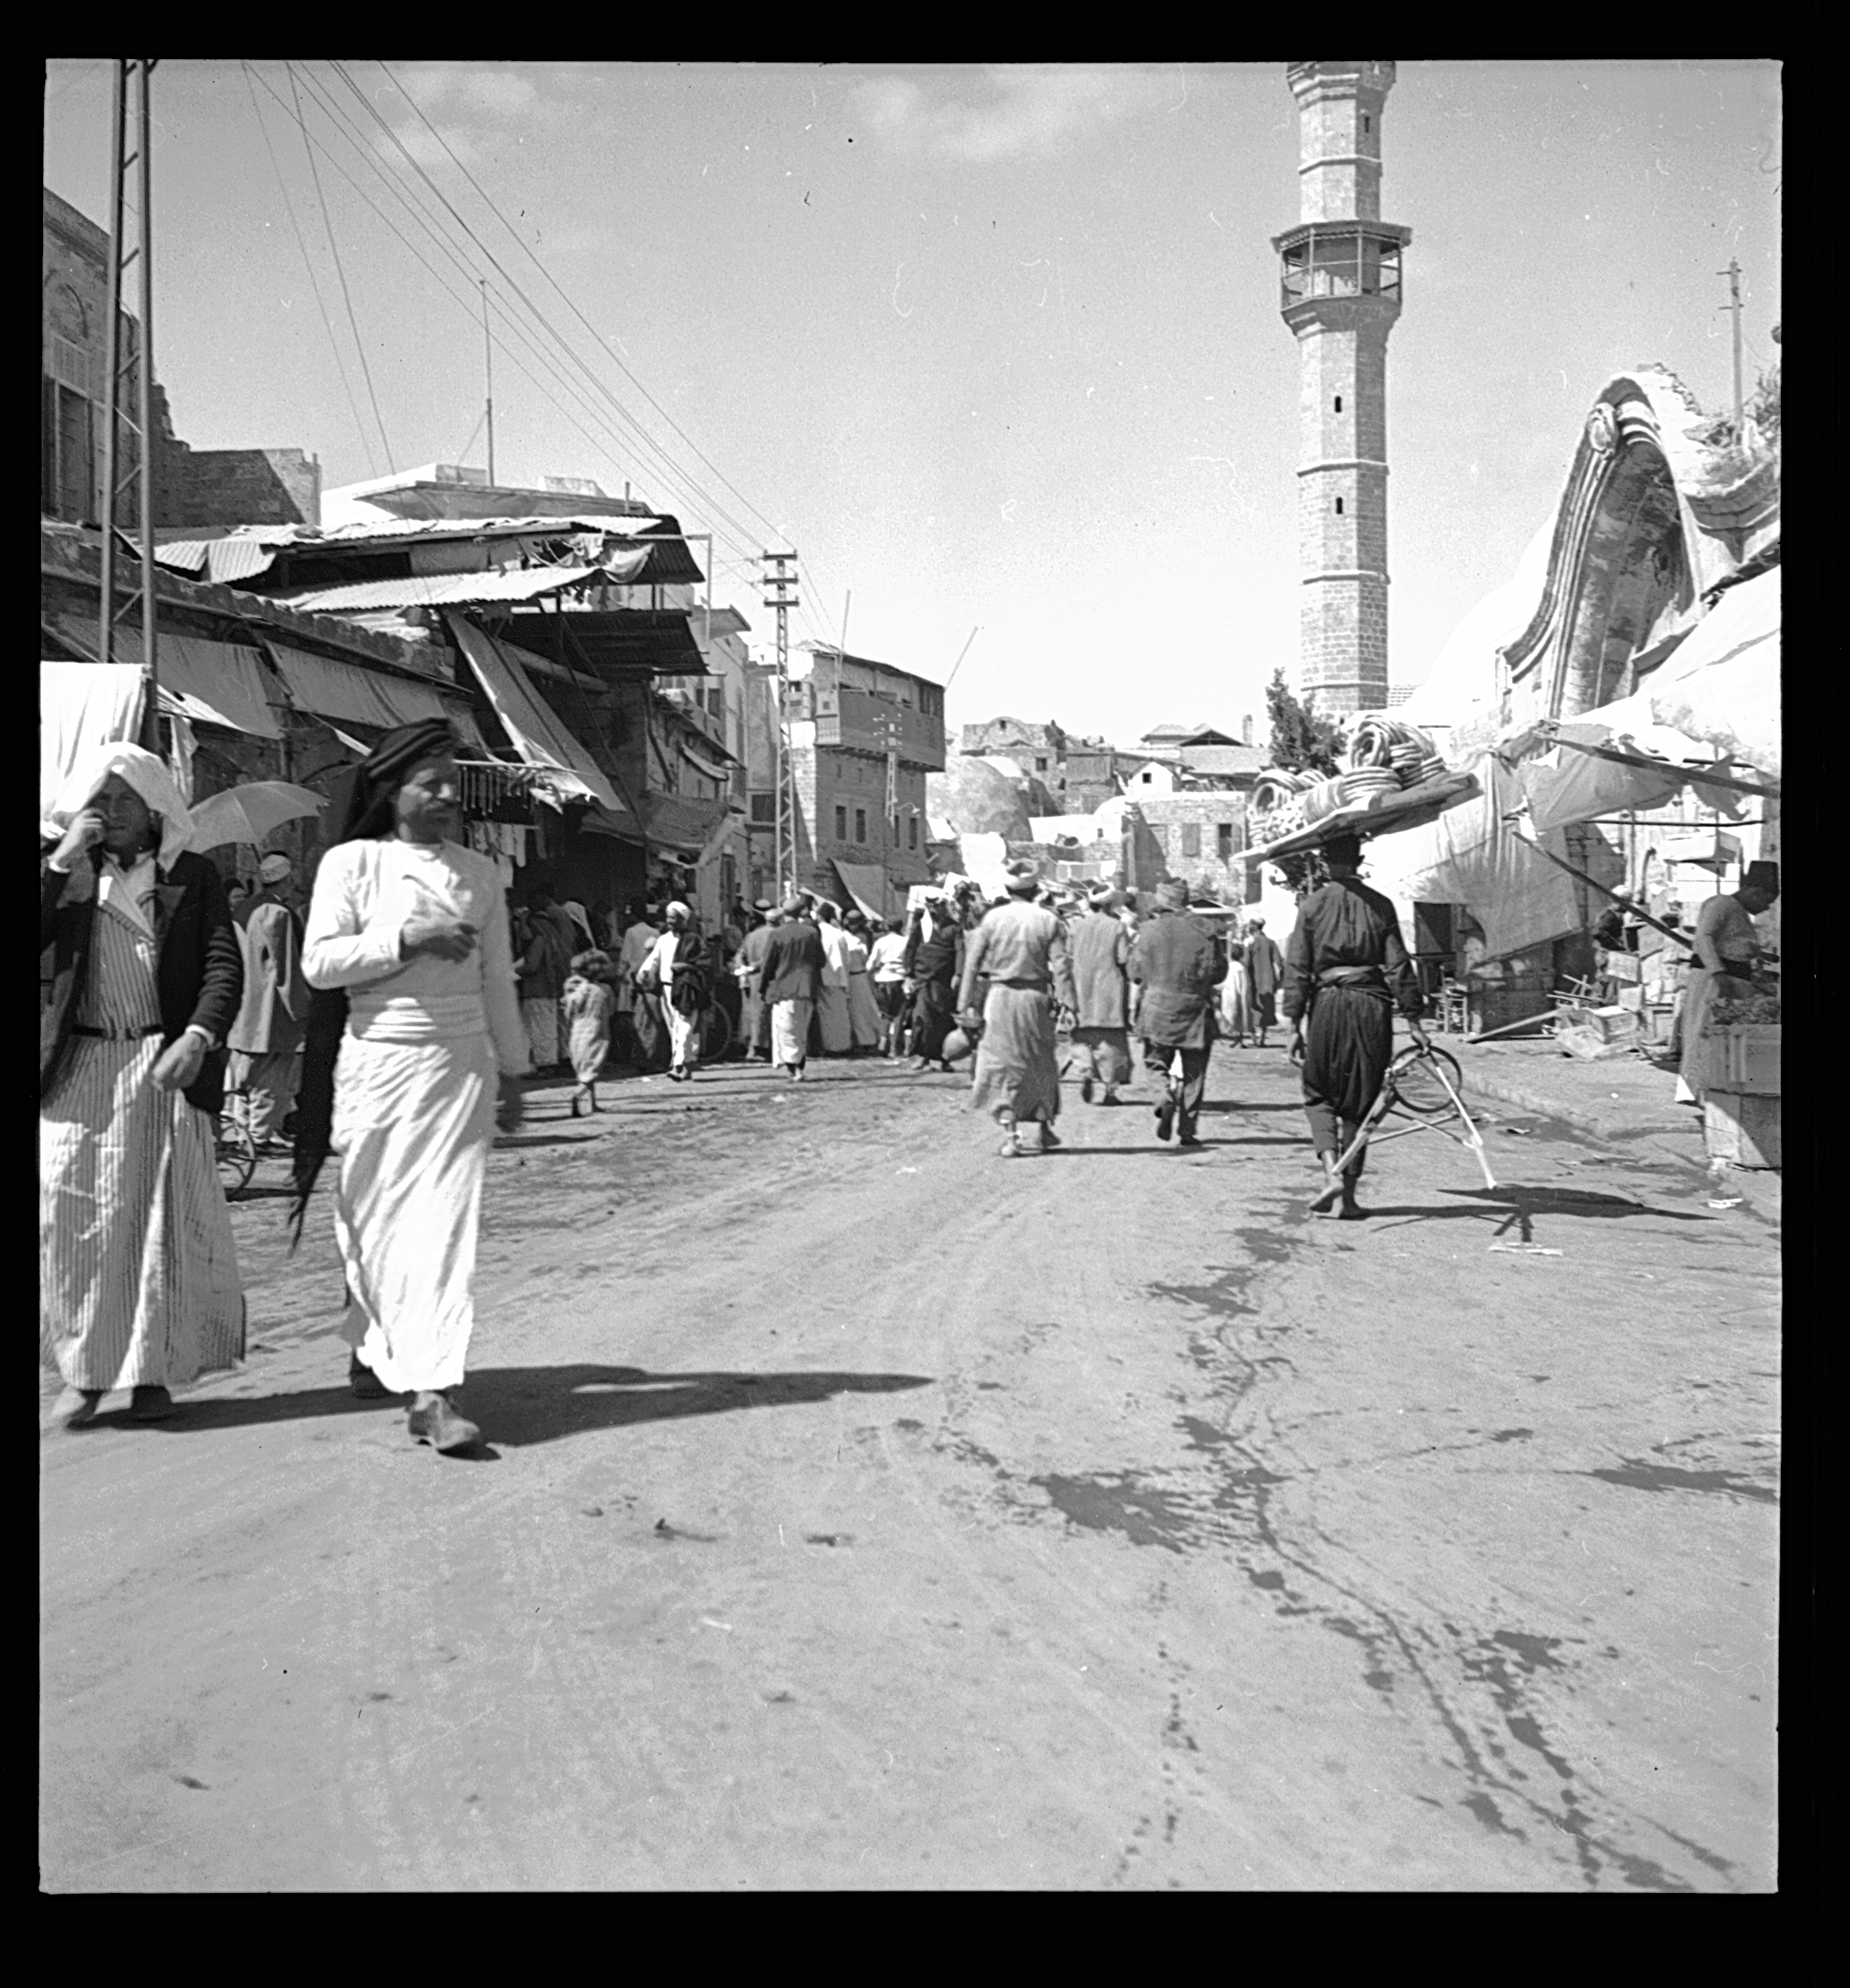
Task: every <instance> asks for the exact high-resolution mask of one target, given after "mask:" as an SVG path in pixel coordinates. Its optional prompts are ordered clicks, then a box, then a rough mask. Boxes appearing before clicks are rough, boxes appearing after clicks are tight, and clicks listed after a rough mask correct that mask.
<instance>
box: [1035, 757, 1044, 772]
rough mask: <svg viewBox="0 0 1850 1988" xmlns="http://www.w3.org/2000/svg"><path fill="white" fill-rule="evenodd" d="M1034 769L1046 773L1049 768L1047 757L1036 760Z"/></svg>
mask: <svg viewBox="0 0 1850 1988" xmlns="http://www.w3.org/2000/svg"><path fill="white" fill-rule="evenodd" d="M1034 770H1035V772H1036V773H1045V772H1046V771H1047V761H1046V760H1045V759H1037V760H1036V761H1035V762H1034Z"/></svg>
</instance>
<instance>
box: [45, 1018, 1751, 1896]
mask: <svg viewBox="0 0 1850 1988" xmlns="http://www.w3.org/2000/svg"><path fill="white" fill-rule="evenodd" d="M816 1075H817V1078H818V1079H819V1080H817V1081H813V1082H811V1083H810V1084H805V1085H803V1086H801V1087H793V1086H790V1084H787V1083H786V1082H783V1080H779V1079H776V1078H773V1077H771V1076H770V1075H769V1073H766V1072H765V1071H763V1070H743V1069H739V1068H733V1069H731V1070H728V1071H726V1072H725V1073H708V1074H707V1075H706V1076H705V1077H703V1079H702V1081H701V1082H699V1083H698V1084H696V1085H695V1086H693V1087H686V1088H682V1087H672V1086H669V1085H668V1084H665V1083H661V1082H659V1081H658V1082H654V1083H651V1084H642V1083H639V1082H630V1083H627V1084H620V1085H616V1086H613V1087H609V1089H608V1090H607V1102H608V1103H609V1104H611V1105H612V1106H613V1107H614V1111H612V1113H611V1114H610V1116H608V1117H604V1118H603V1119H600V1120H599V1121H596V1129H595V1130H593V1129H592V1127H591V1124H590V1122H589V1121H580V1123H578V1124H573V1122H572V1121H570V1120H569V1119H568V1118H566V1117H564V1116H563V1110H562V1098H563V1094H559V1093H553V1094H541V1096H540V1097H539V1098H538V1099H537V1100H536V1115H535V1116H534V1117H533V1119H532V1120H531V1121H529V1128H528V1129H527V1131H526V1132H525V1133H523V1135H522V1136H521V1137H520V1138H519V1139H518V1140H516V1141H509V1142H506V1145H505V1147H504V1149H503V1150H502V1151H499V1152H498V1154H497V1155H496V1157H495V1161H494V1163H493V1167H492V1175H491V1180H490V1187H489V1211H488V1215H487V1217H486V1222H485V1233H484V1244H483V1258H482V1275H481V1279H480V1286H479V1294H480V1312H479V1325H478V1328H477V1333H476V1337H475V1346H474V1351H473V1354H472V1375H471V1380H470V1383H469V1388H468V1393H467V1395H466V1396H465V1400H466V1401H467V1404H468V1408H469V1412H470V1413H471V1414H472V1416H474V1418H475V1419H476V1420H478V1421H479V1422H481V1423H482V1425H484V1427H485V1429H486V1431H487V1432H488V1433H489V1436H490V1438H491V1439H492V1448H491V1450H490V1451H489V1453H487V1454H485V1455H484V1456H483V1457H482V1459H480V1460H465V1459H439V1458H438V1457H436V1456H435V1455H433V1454H432V1453H431V1452H429V1451H428V1450H424V1449H418V1448H416V1447H414V1446H413V1445H411V1444H410V1443H409V1442H408V1439H407V1438H406V1436H405V1435H404V1414H403V1411H402V1408H401V1407H400V1406H399V1405H396V1404H392V1403H384V1404H377V1405H363V1404H358V1403H356V1402H353V1401H352V1400H351V1399H350V1398H349V1396H348V1394H347V1390H346V1388H345V1385H344V1373H345V1364H346V1351H345V1347H344V1346H343V1345H342V1344H340V1342H339V1341H337V1339H336V1338H335V1337H333V1329H334V1324H335V1318H336V1314H337V1310H338V1307H339V1303H340V1282H341V1280H340V1272H339V1270H338V1268H337V1263H336V1259H335V1257H334V1255H333V1247H332V1243H331V1239H330V1229H329V1227H328V1216H327V1210H326V1205H325V1197H324V1198H323V1202H322V1203H321V1204H320V1205H318V1207H317V1209H316V1212H315V1214H314V1215H313V1218H312V1219H311V1222H310V1226H309V1238H308V1240H307V1241H306V1242H305V1245H304V1247H303V1250H302V1252H301V1253H300V1254H299V1256H297V1257H296V1258H295V1259H293V1260H291V1259H287V1258H286V1257H285V1256H282V1253H281V1252H280V1247H279V1231H280V1224H281V1206H282V1204H281V1202H280V1200H279V1199H273V1198H272V1199H258V1200H255V1201H252V1202H245V1203H242V1204H241V1205H238V1207H237V1208H236V1209H235V1211H234V1219H235V1222H236V1225H237V1227H238V1240H239V1247H240V1251H241V1253H242V1260H243V1261H244V1263H245V1268H246V1273H247V1276H248V1279H249V1286H250V1293H251V1295H250V1306H251V1324H252V1330H251V1342H252V1343H251V1347H250V1359H249V1364H248V1365H247V1367H246V1368H245V1369H244V1370H243V1371H241V1372H239V1373H238V1374H235V1375H233V1376H222V1377H219V1378H217V1379H216V1380H214V1381H210V1382H208V1383H206V1384H202V1385H201V1386H200V1387H199V1388H197V1389H195V1390H193V1391H191V1392H190V1393H188V1394H187V1395H184V1396H183V1398H182V1408H181V1414H180V1415H178V1416H177V1417H176V1418H175V1419H174V1421H173V1422H170V1423H167V1424H165V1425H161V1427H158V1428H131V1427H130V1426H129V1425H127V1423H126V1422H123V1419H122V1418H121V1416H120V1413H119V1412H112V1413H109V1414H106V1415H104V1416H103V1418H101V1419H100V1422H98V1423H97V1424H96V1425H94V1426H93V1428H90V1429H89V1430H87V1431H85V1432H79V1433H74V1434H73V1433H66V1434H63V1435H56V1436H53V1437H49V1438H47V1439H46V1440H45V1441H44V1442H43V1443H42V1449H41V1459H42V1469H43V1497H42V1507H43V1527H44V1530H43V1540H42V1547H43V1557H42V1567H43V1616H42V1626H43V1646H42V1648H43V1671H42V1676H43V1701H42V1783H41V1786H42V1873H43V1882H44V1884H45V1885H46V1887H47V1888H49V1889H52V1890H55V1891H59V1892H63V1891H90V1890H103V1889H123V1888H128V1889H151V1890H152V1889H242V1888H276V1889H289V1888H417V1887H458V1886H460V1887H488V1886H502V1887H539V1886H566V1887H576V1886H650V1887H667V1886H675V1887H682V1886H702V1887H747V1888H749V1887H770V1886H780V1885H783V1886H788V1885H802V1886H824V1885H829V1886H861V1885H864V1886H909V1887H919V1886H956V1885H962V1886H1035V1887H1054V1888H1074V1887H1097V1886H1131V1887H1143V1888H1148V1887H1159V1888H1160V1887H1185V1888H1196V1887H1202V1886H1216V1887H1235V1888H1252V1887H1268V1888H1344V1887H1353V1888H1362V1887H1368V1888H1396V1889H1412V1888H1453V1889H1463V1888H1470V1889H1549V1890H1568V1891H1571V1890H1582V1889H1594V1890H1600V1891H1607V1890H1625V1889H1628V1888H1634V1889H1643V1890H1649V1891H1669V1892H1683V1891H1697V1892H1754V1891H1764V1890H1767V1889H1769V1888H1771V1886H1772V1885H1773V1884H1774V1881H1775V1863H1774V1855H1775V1845H1774V1836H1773V1830H1774V1812H1775V1788H1774V1779H1773V1761H1774V1723H1775V1718H1776V1714H1777V1702H1776V1698H1775V1684H1776V1679H1777V1669H1776V1661H1775V1652H1776V1650H1777V1642H1776V1637H1777V1627H1778V1625H1777V1541H1776V1522H1777V1431H1776V1426H1775V1415H1776V1406H1775V1404H1776V1400H1777V1392H1776V1391H1777V1364H1778V1363H1777V1348H1778V1335H1777V1283H1776V1279H1777V1238H1776V1237H1775V1236H1774V1235H1773V1234H1772V1233H1771V1232H1770V1231H1769V1230H1768V1229H1767V1226H1765V1224H1764V1222H1763V1221H1762V1220H1760V1219H1759V1218H1757V1216H1756V1215H1754V1211H1753V1209H1751V1208H1750V1207H1749V1208H1741V1209H1730V1210H1727V1211H1721V1212H1716V1211H1712V1210H1710V1209H1709V1208H1708V1206H1707V1205H1706V1199H1707V1196H1706V1190H1704V1189H1703V1188H1702V1187H1701V1185H1700V1184H1699V1182H1696V1180H1694V1178H1693V1177H1688V1176H1685V1175H1679V1173H1677V1172H1676V1170H1675V1169H1674V1168H1669V1167H1666V1166H1665V1165H1663V1164H1662V1162H1657V1163H1652V1162H1650V1161H1645V1160H1642V1159H1641V1158H1639V1157H1638V1155H1636V1154H1635V1153H1634V1154H1632V1155H1628V1153H1627V1152H1626V1151H1625V1149H1624V1148H1616V1147H1606V1148H1601V1147H1597V1146H1595V1145H1593V1144H1589V1143H1588V1142H1587V1141H1583V1140H1581V1139H1579V1138H1572V1137H1567V1136H1560V1137H1548V1136H1545V1134H1546V1133H1547V1128H1542V1132H1543V1134H1544V1136H1530V1137H1528V1138H1521V1139H1517V1138H1511V1137H1509V1136H1508V1135H1507V1134H1503V1133H1500V1131H1498V1130H1497V1129H1495V1128H1493V1130H1492V1131H1491V1133H1490V1140H1491V1144H1492V1148H1493V1155H1494V1157H1495V1159H1496V1161H1497V1170H1498V1174H1499V1178H1500V1179H1504V1180H1506V1181H1507V1183H1508V1184H1507V1185H1505V1186H1503V1188H1500V1189H1499V1190H1498V1191H1497V1192H1495V1193H1486V1192H1485V1191H1484V1189H1483V1187H1482V1185H1481V1183H1480V1181H1479V1180H1478V1178H1477V1175H1476V1171H1475V1169H1473V1168H1472V1167H1471V1166H1470V1163H1469V1161H1467V1160H1466V1158H1465V1156H1464V1155H1463V1154H1462V1153H1460V1152H1459V1151H1457V1150H1456V1148H1453V1147H1451V1146H1449V1145H1447V1144H1445V1143H1444V1142H1442V1141H1440V1140H1439V1139H1436V1138H1431V1137H1426V1136H1422V1137H1419V1138H1409V1139H1403V1140H1401V1141H1398V1142H1396V1143H1395V1144H1392V1145H1391V1146H1389V1147H1387V1148H1384V1149H1383V1150H1382V1151H1381V1152H1380V1153H1379V1154H1378V1155H1377V1156H1376V1158H1375V1161H1374V1162H1373V1164H1372V1165H1371V1171H1370V1174H1369V1176H1368V1179H1367V1180H1366V1181H1365V1185H1364V1193H1363V1199H1364V1202H1365V1203H1367V1204H1369V1205H1371V1206H1372V1208H1373V1209H1374V1211H1375V1212H1374V1214H1373V1215H1372V1217H1371V1219H1369V1220H1368V1221H1367V1222H1365V1223H1360V1224H1353V1225H1351V1224H1337V1223H1327V1222H1317V1221H1314V1220H1312V1219H1310V1218H1309V1217H1308V1216H1307V1212H1306V1202H1307V1197H1308V1195H1309V1193H1310V1192H1311V1163H1310V1161H1309V1157H1308V1151H1307V1147H1306V1145H1305V1144H1304V1136H1303V1131H1304V1128H1303V1120H1302V1117H1301V1114H1300V1113H1299V1112H1298V1111H1297V1109H1296V1107H1295V1103H1294V1096H1295V1090H1294V1078H1293V1074H1292V1073H1291V1072H1290V1070H1289V1067H1288V1066H1287V1063H1286V1062H1285V1060H1284V1057H1283V1056H1282V1054H1280V1053H1279V1052H1277V1050H1273V1051H1270V1052H1267V1053H1264V1054H1259V1053H1254V1052H1251V1051H1247V1052H1244V1053H1230V1052H1228V1051H1226V1050H1224V1049H1223V1050H1222V1051H1221V1052H1220V1053H1219V1054H1218V1056H1217V1058H1216V1070H1215V1073H1214V1076H1213V1077H1212V1082H1211V1087H1210V1093H1209V1095H1210V1099H1211V1100H1212V1101H1211V1103H1210V1106H1209V1111H1208V1112H1207V1113H1206V1114H1204V1117H1203V1121H1202V1128H1203V1131H1204V1133H1205V1134H1206V1138H1207V1141H1208V1144H1207V1145H1206V1148H1204V1149H1203V1150H1202V1151H1199V1152H1196V1153H1189V1154H1184V1153H1182V1152H1179V1151H1177V1150H1176V1149H1175V1148H1172V1147H1168V1146H1162V1145H1159V1144H1158V1143H1157V1141H1155V1137H1154V1134H1153V1131H1152V1120H1151V1117H1150V1114H1149V1112H1148V1109H1147V1108H1146V1107H1142V1106H1139V1107H1136V1108H1125V1109H1121V1110H1118V1111H1104V1110H1102V1109H1099V1108H1097V1107H1094V1108H1092V1109H1090V1110H1088V1109H1087V1108H1085V1107H1082V1106H1081V1105H1080V1104H1078V1102H1077V1097H1075V1096H1074V1094H1073V1093H1072V1092H1071V1091H1070V1090H1069V1092H1068V1099H1069V1104H1068V1111H1067V1116H1066V1117H1064V1119H1063V1120H1062V1121H1061V1126H1062V1130H1063V1131H1064V1132H1065V1133H1066V1134H1067V1138H1068V1142H1069V1143H1068V1144H1067V1148H1065V1149H1064V1151H1061V1152H1060V1153H1057V1154H1054V1155H1049V1156H1047V1157H1046V1158H1041V1159H1037V1160H1033V1161H1025V1162H1014V1163H1006V1162H1003V1161H1001V1160H999V1159H998V1158H995V1157H994V1141H993V1136H992V1135H991V1134H990V1133H989V1128H988V1127H987V1124H986V1122H979V1121H976V1119H974V1118H973V1117H972V1116H971V1115H970V1114H969V1113H968V1111H966V1110H965V1108H964V1105H965V1098H966V1090H965V1086H964V1084H962V1082H960V1081H959V1080H955V1079H951V1078H945V1077H929V1078H915V1077H905V1076H902V1075H901V1074H899V1073H895V1072H891V1071H889V1070H887V1069H885V1068H884V1067H880V1066H874V1067H868V1066H864V1065H827V1066H822V1067H820V1068H818V1069H817V1070H816ZM264 1179H265V1182H266V1183H267V1185H269V1187H270V1188H271V1189H272V1192H273V1191H274V1190H276V1188H277V1187H278V1186H279V1172H278V1171H277V1170H276V1169H275V1168H272V1169H271V1170H270V1171H269V1173H266V1175H265V1176H264ZM1525 1243H1526V1244H1530V1245H1533V1246H1539V1248H1541V1249H1545V1250H1549V1251H1554V1252H1558V1254H1547V1255H1543V1254H1533V1253H1509V1246H1510V1245H1521V1244H1525ZM120 1405H121V1404H120V1402H118V1401H112V1402H111V1403H110V1408H111V1409H112V1410H116V1409H118V1408H119V1407H120Z"/></svg>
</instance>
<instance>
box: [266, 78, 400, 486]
mask: <svg viewBox="0 0 1850 1988" xmlns="http://www.w3.org/2000/svg"><path fill="white" fill-rule="evenodd" d="M238 67H239V68H240V69H242V70H243V71H244V86H245V89H246V90H249V92H250V99H251V114H252V117H255V119H256V120H257V129H258V130H259V131H260V132H262V134H263V148H264V150H265V151H266V152H268V153H269V155H270V166H271V169H272V171H274V172H275V174H276V186H277V189H278V191H279V192H280V193H281V194H282V210H283V211H284V213H286V215H288V216H289V230H290V232H291V233H292V234H293V235H294V236H295V238H296V247H297V248H298V249H300V250H301V251H302V265H303V268H304V269H306V270H307V272H308V279H309V289H311V290H313V292H314V293H315V308H316V309H317V310H318V311H320V313H321V322H322V324H323V326H324V327H325V329H326V332H327V342H328V343H329V345H330V347H332V348H333V353H334V367H335V370H336V371H337V372H338V373H339V374H340V384H341V387H342V389H343V391H344V392H345V393H346V394H347V406H348V407H349V408H350V410H351V411H352V414H353V426H354V428H355V429H356V430H357V431H358V433H359V436H360V447H361V448H364V450H365V451H366V460H367V467H368V468H373V467H374V462H373V444H372V439H371V438H370V436H369V435H368V434H367V431H366V423H365V422H364V421H362V420H361V418H360V403H359V401H357V400H356V399H355V398H354V397H353V382H352V380H350V379H349V378H348V377H347V361H346V360H344V359H343V358H342V357H341V356H340V340H339V339H337V337H336V336H334V320H333V319H332V318H331V317H330V316H328V314H327V306H326V303H324V302H323V299H322V296H321V285H320V280H319V279H317V278H316V275H315V265H314V262H313V259H311V258H310V256H309V252H308V242H307V241H306V239H305V238H304V237H303V232H302V225H301V223H300V222H299V221H297V220H296V204H295V202H294V201H293V200H291V199H290V198H289V182H288V181H286V179H284V177H282V161H281V160H280V159H279V158H278V157H277V156H276V147H275V146H274V145H273V144H271V143H270V131H269V126H268V125H267V124H265V123H264V121H263V106H262V105H261V104H260V103H259V102H258V101H257V91H256V87H255V84H254V83H252V80H251V66H250V64H249V63H248V62H245V61H243V60H242V59H241V60H240V61H239V63H238ZM268 87H269V86H268V85H267V84H266V85H265V88H266V89H267V88H268Z"/></svg>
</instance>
